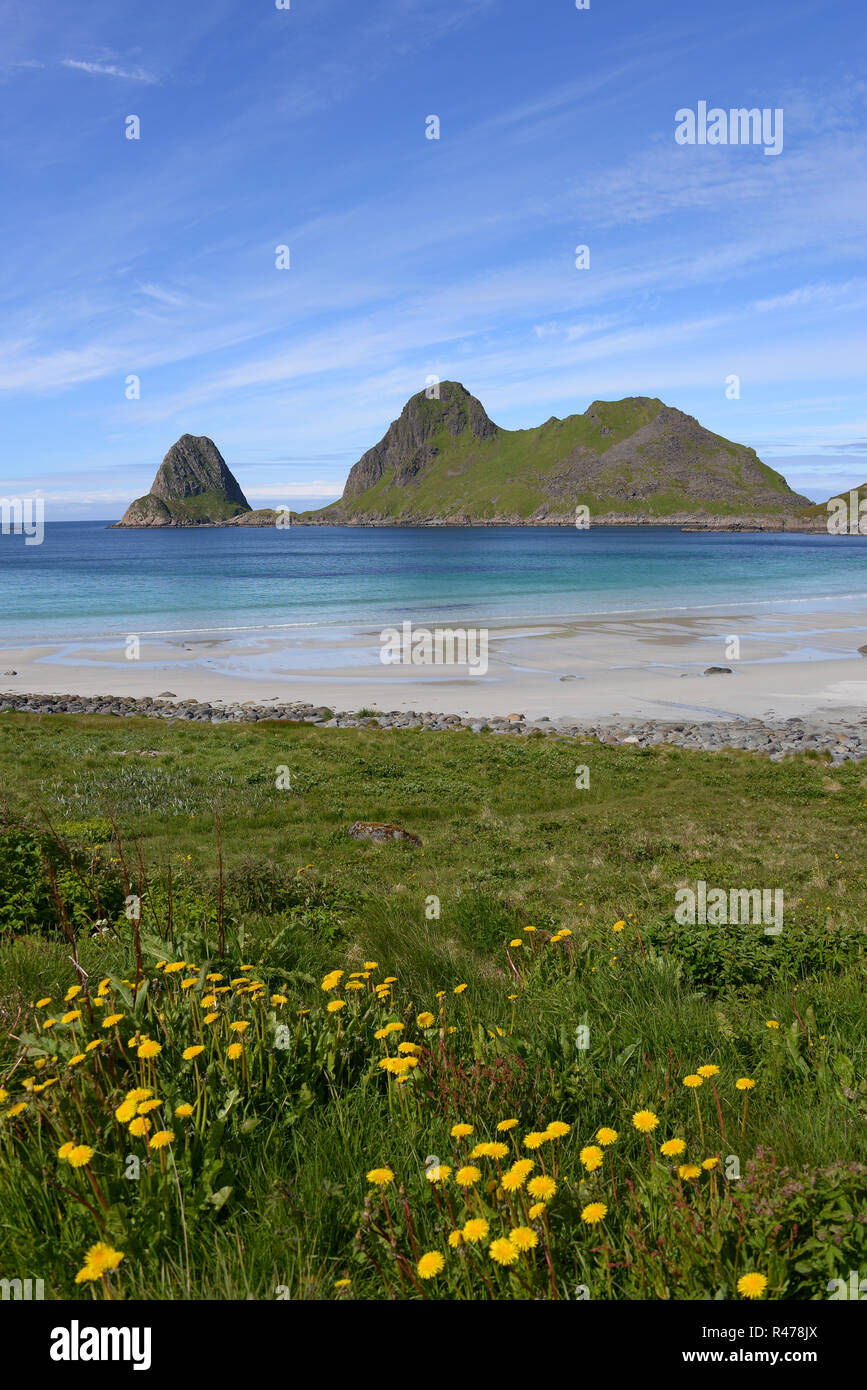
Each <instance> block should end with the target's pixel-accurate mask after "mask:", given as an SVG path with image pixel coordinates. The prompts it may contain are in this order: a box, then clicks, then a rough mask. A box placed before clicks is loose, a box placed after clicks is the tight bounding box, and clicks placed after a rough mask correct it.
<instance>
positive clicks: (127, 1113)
mask: <svg viewBox="0 0 867 1390" xmlns="http://www.w3.org/2000/svg"><path fill="white" fill-rule="evenodd" d="M135 1111H136V1103H135V1101H134V1100H125V1101H123V1103H122V1104H121V1105H119V1106H118V1107H117V1109H116V1110H115V1112H114V1118H115V1119H116V1120H118V1121H119V1122H120V1124H122V1125H125V1124H128V1123H129V1121H130V1120H132V1119H134V1118H135Z"/></svg>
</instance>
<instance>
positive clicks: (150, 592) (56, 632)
mask: <svg viewBox="0 0 867 1390" xmlns="http://www.w3.org/2000/svg"><path fill="white" fill-rule="evenodd" d="M109 528H110V523H109V522H105V521H84V522H82V521H75V522H72V521H70V522H53V523H51V522H49V523H47V524H46V526H45V533H44V539H43V541H42V543H41V544H39V545H27V544H25V537H24V536H21V535H14V534H8V535H0V638H2V639H3V640H4V641H26V642H35V641H43V640H45V641H50V640H59V641H66V640H69V639H70V638H74V637H103V636H104V637H111V636H115V635H123V634H127V633H138V634H141V635H147V634H171V633H184V634H194V633H203V632H215V633H230V632H239V633H240V632H245V631H250V632H255V631H263V630H278V631H279V630H280V629H293V628H295V629H303V628H305V627H310V628H312V627H316V628H322V627H344V628H346V627H352V628H365V627H367V626H368V625H384V624H387V623H392V622H401V621H405V620H407V619H408V620H410V621H412V622H414V623H420V622H425V621H427V622H431V621H437V622H441V621H442V622H445V621H451V622H453V623H464V624H468V623H470V622H474V623H483V622H498V621H507V620H511V619H526V618H542V617H551V618H569V617H578V616H589V615H594V614H616V613H624V614H626V613H650V612H664V613H672V612H680V611H683V612H692V611H699V610H702V609H721V608H723V609H725V610H726V611H728V610H733V609H734V608H735V607H736V606H738V607H740V606H743V607H749V606H761V605H767V604H774V605H779V606H780V607H781V608H786V607H790V608H793V609H797V608H798V607H803V606H804V605H809V606H810V607H811V608H813V609H815V610H817V611H821V609H822V608H823V607H828V606H830V607H832V608H836V609H848V608H852V609H856V608H862V609H863V606H864V600H865V599H867V539H865V538H863V537H859V536H828V535H821V534H820V535H800V534H788V535H781V534H773V533H765V534H761V533H740V534H739V533H729V532H721V533H688V532H682V531H679V530H675V529H672V528H669V527H600V528H596V529H594V528H593V527H591V528H590V529H588V530H579V529H576V528H572V527H496V528H493V527H492V528H488V527H483V528H478V529H474V528H465V527H399V528H370V529H368V528H365V529H360V528H356V527H331V526H325V527H280V528H278V527H273V528H270V527H269V528H261V529H260V528H243V527H239V528H226V529H220V528H213V529H211V528H202V529H182V530H154V531H147V530H143V531H126V530H123V531H115V530H111V529H109Z"/></svg>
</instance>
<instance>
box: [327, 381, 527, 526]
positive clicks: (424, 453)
mask: <svg viewBox="0 0 867 1390" xmlns="http://www.w3.org/2000/svg"><path fill="white" fill-rule="evenodd" d="M430 389H431V391H432V392H433V391H436V392H437V394H436V395H433V394H432V395H430V396H429V395H428V393H427V391H419V392H417V393H416V395H414V396H410V398H409V400H408V401H407V403H406V405H405V406H404V408H403V410H402V411H401V413H400V415H399V417H398V418H397V420H393V421H392V423H391V424H390V425H389V427H388V429H387V430H386V432H385V434H384V435H383V437H382V439H381V440H380V441H379V443H378V444H375V445H374V446H373V448H372V449H368V451H367V453H366V454H363V455H362V457H361V458H360V459H359V460H358V463H356V464H355V465H354V467H353V468H352V470H351V471H350V474H349V477H348V479H347V481H346V488H345V490H344V493H343V497H344V499H345V498H348V497H355V496H358V494H359V493H362V492H364V491H365V490H366V489H367V488H369V487H373V485H374V484H375V483H377V482H378V481H379V479H380V478H381V477H382V475H383V473H385V472H388V471H389V470H390V469H395V482H396V483H398V484H401V483H403V482H407V481H409V479H411V478H414V477H415V476H416V475H417V474H418V473H419V472H420V471H421V470H422V469H423V468H424V467H425V465H426V464H428V463H429V462H430V461H431V459H433V458H435V457H436V454H437V452H438V449H437V446H436V444H435V443H433V440H434V439H435V438H436V436H437V435H441V434H442V433H443V432H444V431H445V432H446V433H447V434H448V435H449V437H450V439H452V440H454V439H457V438H458V436H459V435H462V434H470V435H472V436H474V437H475V438H476V439H479V440H481V439H490V438H492V437H493V436H495V435H497V434H499V432H500V431H499V428H498V426H497V425H495V424H494V422H493V420H491V419H490V417H489V416H488V413H487V411H486V410H485V407H484V406H483V405H482V403H481V401H480V400H477V399H476V397H475V396H472V395H470V392H469V391H468V390H467V388H466V387H465V386H462V385H461V383H460V382H459V381H441V382H440V383H439V385H438V386H437V387H431V388H430Z"/></svg>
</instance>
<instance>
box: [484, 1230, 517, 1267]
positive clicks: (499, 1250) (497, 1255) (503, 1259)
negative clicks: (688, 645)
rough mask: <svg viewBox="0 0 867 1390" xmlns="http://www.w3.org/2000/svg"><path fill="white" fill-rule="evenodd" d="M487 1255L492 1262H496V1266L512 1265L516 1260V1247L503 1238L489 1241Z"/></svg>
mask: <svg viewBox="0 0 867 1390" xmlns="http://www.w3.org/2000/svg"><path fill="white" fill-rule="evenodd" d="M488 1254H489V1255H490V1257H491V1259H492V1260H496V1262H497V1264H498V1265H513V1264H514V1263H515V1261H516V1260H517V1258H518V1250H517V1247H516V1246H514V1245H513V1244H512V1242H511V1241H510V1240H508V1239H507V1238H506V1237H505V1236H500V1238H499V1239H498V1240H492V1241H491V1244H490V1245H489V1246H488Z"/></svg>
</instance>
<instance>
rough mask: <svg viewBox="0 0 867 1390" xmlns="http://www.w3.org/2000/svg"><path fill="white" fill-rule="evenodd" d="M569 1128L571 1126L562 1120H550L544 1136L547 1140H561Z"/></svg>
mask: <svg viewBox="0 0 867 1390" xmlns="http://www.w3.org/2000/svg"><path fill="white" fill-rule="evenodd" d="M571 1128H572V1126H571V1125H567V1124H566V1123H565V1122H564V1121H563V1120H552V1121H551V1123H550V1124H549V1126H548V1128H547V1129H546V1130H545V1134H546V1137H547V1138H548V1139H562V1138H563V1136H564V1135H566V1134H568V1133H569V1131H570V1130H571Z"/></svg>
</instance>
